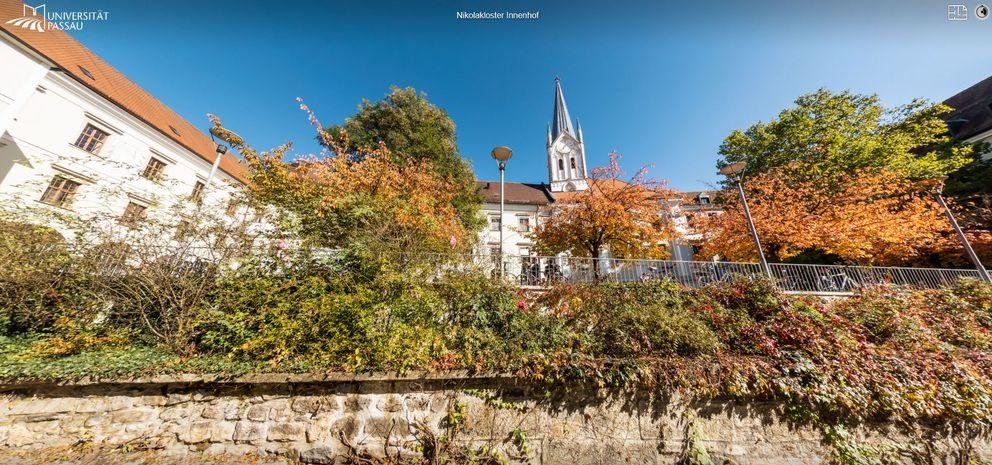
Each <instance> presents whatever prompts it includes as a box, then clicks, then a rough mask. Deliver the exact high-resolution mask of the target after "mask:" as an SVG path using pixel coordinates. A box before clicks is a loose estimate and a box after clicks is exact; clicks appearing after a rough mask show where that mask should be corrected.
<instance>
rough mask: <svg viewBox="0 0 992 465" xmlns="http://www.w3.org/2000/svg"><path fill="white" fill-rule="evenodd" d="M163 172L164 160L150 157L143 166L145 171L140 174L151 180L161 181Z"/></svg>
mask: <svg viewBox="0 0 992 465" xmlns="http://www.w3.org/2000/svg"><path fill="white" fill-rule="evenodd" d="M163 174H165V162H164V161H162V160H159V159H158V158H155V157H151V158H150V159H149V160H148V165H147V166H145V171H143V172H142V173H141V175H142V176H144V177H146V178H148V179H151V180H152V181H161V180H162V175H163Z"/></svg>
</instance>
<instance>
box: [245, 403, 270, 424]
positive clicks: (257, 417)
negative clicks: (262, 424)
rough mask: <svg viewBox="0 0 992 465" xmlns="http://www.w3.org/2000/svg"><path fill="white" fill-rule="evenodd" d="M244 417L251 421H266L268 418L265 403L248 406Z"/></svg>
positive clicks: (267, 409) (267, 408)
mask: <svg viewBox="0 0 992 465" xmlns="http://www.w3.org/2000/svg"><path fill="white" fill-rule="evenodd" d="M245 417H246V418H248V419H249V420H251V421H266V420H268V419H269V407H268V406H267V405H265V404H257V405H252V406H251V407H248V411H247V412H246V413H245Z"/></svg>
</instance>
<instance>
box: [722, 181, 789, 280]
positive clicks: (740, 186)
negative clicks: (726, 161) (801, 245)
mask: <svg viewBox="0 0 992 465" xmlns="http://www.w3.org/2000/svg"><path fill="white" fill-rule="evenodd" d="M745 166H747V165H745V164H744V163H733V164H730V165H727V166H724V167H723V168H721V169H720V174H722V175H724V176H727V177H728V178H730V180H731V181H733V182H734V183H736V184H737V193H738V194H739V195H740V196H741V206H743V207H744V216H745V217H746V218H747V227H748V229H750V230H751V238H752V239H754V247H755V248H756V249H758V260H759V262H760V263H761V271H762V272H764V273H765V275H767V276H768V277H769V278H773V279H774V278H775V277H774V276H773V275H772V269H771V268H770V267H769V266H768V261H767V260H765V251H764V250H763V249H762V248H761V240H759V239H758V230H757V229H755V228H754V220H753V219H752V218H751V209H750V208H748V206H747V196H746V195H744V167H745Z"/></svg>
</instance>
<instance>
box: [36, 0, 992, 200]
mask: <svg viewBox="0 0 992 465" xmlns="http://www.w3.org/2000/svg"><path fill="white" fill-rule="evenodd" d="M47 4H48V9H49V11H52V10H56V9H63V10H64V9H72V10H80V9H90V10H95V9H102V10H104V11H109V12H110V16H109V20H108V21H107V22H103V23H91V24H88V25H87V26H86V28H85V30H83V31H81V32H75V33H73V34H74V36H75V37H77V38H78V39H79V40H80V41H82V42H83V43H84V44H86V45H87V46H89V47H90V48H91V49H93V50H94V51H95V52H96V53H98V54H100V55H101V56H103V57H104V58H106V59H107V60H108V61H109V62H110V63H111V64H113V65H114V66H116V67H117V68H118V69H120V70H122V71H123V72H124V73H125V74H127V75H128V76H129V77H131V78H132V79H133V80H135V81H137V82H138V83H139V84H140V85H142V86H143V87H144V88H145V89H147V90H149V91H150V92H151V93H152V94H154V95H155V96H157V97H159V98H160V99H161V100H163V101H164V102H166V104H168V105H169V106H171V107H172V108H173V109H175V110H176V111H178V112H179V113H180V114H182V115H183V116H185V117H186V118H187V119H189V120H190V121H192V122H194V124H197V125H199V126H201V127H203V128H206V127H208V123H207V121H206V119H205V117H204V114H205V113H207V112H213V113H216V114H218V115H220V116H221V117H222V118H223V120H224V123H225V124H226V125H227V126H229V127H231V128H233V129H235V130H237V131H238V132H240V133H241V134H242V135H244V136H245V137H247V138H248V139H249V140H250V142H251V143H252V144H253V145H255V146H256V147H259V148H263V147H265V148H267V147H272V146H275V145H278V144H281V143H283V142H286V141H294V142H295V143H296V151H297V152H298V153H308V152H313V151H316V150H317V147H316V144H315V143H314V142H313V140H312V137H313V132H312V130H311V128H310V127H309V126H308V124H307V122H306V118H305V115H304V114H303V113H302V112H300V111H299V110H298V109H297V107H296V102H295V100H294V99H295V98H296V97H297V96H302V97H304V98H305V99H306V100H307V102H308V103H309V104H310V106H311V107H312V108H313V109H314V110H315V111H316V112H317V113H318V116H319V117H320V118H321V119H322V120H323V122H324V123H325V124H329V123H334V122H340V121H341V120H343V119H344V118H345V117H346V116H348V115H350V114H352V113H354V111H355V109H356V106H357V105H358V103H359V102H360V101H361V99H362V98H363V97H367V98H371V99H378V98H380V97H382V96H383V95H384V94H385V92H386V90H387V88H388V87H389V86H390V85H398V86H414V87H416V88H417V89H419V90H422V91H424V92H427V94H428V97H429V99H430V100H431V101H432V102H434V103H435V104H437V105H439V106H441V107H443V108H445V109H446V110H447V111H448V112H449V114H450V115H451V117H452V118H453V119H454V121H455V123H456V124H457V129H458V136H459V141H458V142H459V146H460V149H461V152H462V153H463V155H464V156H466V157H467V158H468V159H469V160H471V161H472V163H473V166H474V167H475V170H476V173H477V175H478V176H479V178H481V179H495V178H497V176H498V174H497V170H496V167H495V163H494V162H492V161H491V160H490V158H489V150H490V148H491V147H492V146H494V145H508V146H510V147H512V148H513V149H514V158H513V160H512V161H511V162H510V164H509V168H508V173H507V176H508V179H511V180H517V181H531V182H540V181H542V180H544V179H545V178H546V173H547V171H546V167H545V152H544V147H545V126H546V124H547V123H548V121H549V120H550V118H551V109H552V108H551V105H552V98H553V94H552V90H553V78H554V76H555V75H559V76H561V78H562V84H563V86H564V89H565V96H566V99H567V101H568V105H569V109H570V111H571V113H572V116H573V117H579V118H580V119H581V121H582V127H583V130H584V133H585V138H586V153H587V157H588V158H589V164H590V165H591V166H595V165H599V164H602V163H604V162H605V160H606V157H607V154H608V152H609V151H610V150H611V149H614V148H615V149H617V150H619V151H620V152H621V153H623V154H624V161H623V162H624V165H625V167H626V168H628V170H629V171H634V170H635V169H636V168H637V167H639V166H640V165H644V164H651V165H653V168H652V169H651V173H652V174H653V175H654V176H655V177H658V178H663V179H668V180H669V181H670V183H671V185H672V186H673V187H677V188H680V189H683V190H692V189H699V188H703V187H705V185H706V184H707V183H712V182H714V181H715V180H716V175H715V173H714V163H715V160H716V158H717V149H718V147H719V145H720V142H721V141H722V140H723V138H724V137H725V136H726V135H727V134H728V133H729V132H730V131H731V130H732V129H734V128H742V127H746V126H747V125H750V124H752V123H754V122H756V121H759V120H768V119H769V118H772V117H774V116H775V115H776V114H777V113H778V112H779V111H780V110H781V109H783V108H784V107H786V106H788V105H789V104H790V102H791V101H792V100H794V99H795V97H796V96H798V95H800V94H802V93H804V92H808V91H812V90H815V89H817V88H819V87H827V88H830V89H834V90H842V89H851V90H854V91H857V92H874V93H878V94H879V95H880V96H881V98H882V99H883V101H884V102H885V103H886V104H887V105H896V104H901V103H904V102H906V101H908V100H909V99H911V98H912V97H917V96H919V97H925V98H928V99H931V100H938V101H939V100H943V99H944V98H947V97H949V96H950V95H953V94H954V93H956V92H958V91H959V90H962V89H964V88H965V87H967V86H969V85H971V84H973V83H975V82H977V81H979V80H981V79H983V78H985V77H987V76H989V75H990V74H992V53H990V52H989V49H988V44H989V43H992V20H988V21H978V20H977V19H975V18H974V16H973V15H972V16H971V17H970V18H969V20H968V21H965V22H949V21H947V19H946V2H941V1H916V2H913V1H880V2H874V3H870V4H869V3H868V2H853V1H851V2H826V1H824V2H817V3H814V2H792V1H781V2H773V1H747V2H743V1H742V2H737V3H722V2H706V3H702V2H679V3H663V2H656V1H644V2H623V1H603V0H599V1H584V0H574V1H549V0H529V1H465V0H427V1H397V2H378V1H372V0H365V1H322V2H306V1H291V2H253V1H227V0H221V1H210V2H185V3H183V2H137V1H133V0H127V1H123V0H48V1H47ZM968 7H969V10H971V9H973V8H974V3H970V2H969V3H968ZM459 10H468V11H475V10H496V11H505V10H510V11H540V19H539V20H537V21H519V20H518V21H488V22H487V21H467V20H457V19H455V12H456V11H459ZM969 13H970V11H969Z"/></svg>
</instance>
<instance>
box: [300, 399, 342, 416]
mask: <svg viewBox="0 0 992 465" xmlns="http://www.w3.org/2000/svg"><path fill="white" fill-rule="evenodd" d="M330 400H333V398H331V399H330ZM328 403H329V399H327V398H322V397H298V398H296V399H293V404H292V409H293V411H294V412H296V413H309V414H314V413H317V412H318V411H320V410H321V409H327V407H326V406H325V405H327V404H328ZM335 404H336V402H335ZM335 407H336V405H335Z"/></svg>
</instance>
